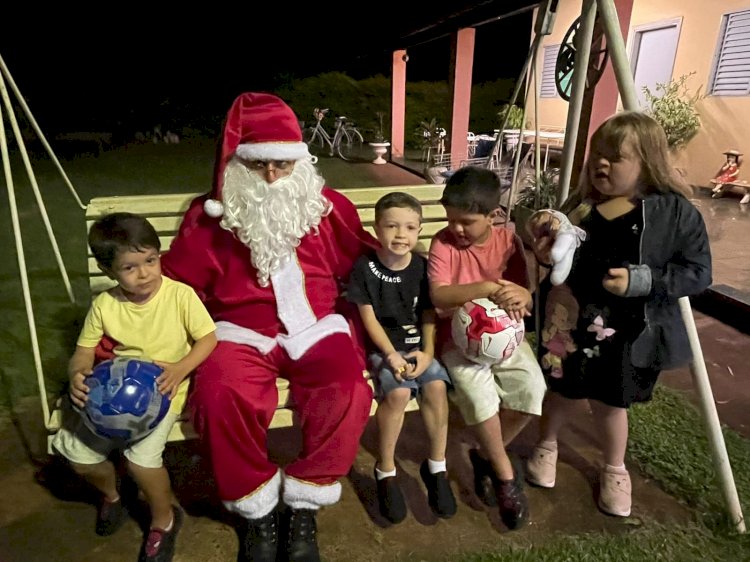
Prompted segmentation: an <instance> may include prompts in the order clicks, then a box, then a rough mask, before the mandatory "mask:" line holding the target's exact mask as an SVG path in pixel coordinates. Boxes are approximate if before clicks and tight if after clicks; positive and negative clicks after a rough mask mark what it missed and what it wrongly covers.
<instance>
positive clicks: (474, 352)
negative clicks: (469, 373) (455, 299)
mask: <svg viewBox="0 0 750 562" xmlns="http://www.w3.org/2000/svg"><path fill="white" fill-rule="evenodd" d="M451 330H452V332H453V341H454V343H455V344H456V345H457V346H458V349H459V350H461V352H462V353H463V354H464V356H465V357H466V358H467V359H469V360H470V361H473V362H474V363H479V364H480V365H495V364H496V363H500V362H502V361H504V360H505V359H507V358H508V357H510V356H511V355H513V352H514V351H515V350H516V348H517V347H518V346H519V345H521V342H522V341H523V335H524V324H523V321H521V322H516V321H515V320H513V319H512V318H511V317H510V316H508V313H507V312H505V310H503V309H502V308H500V307H499V306H497V305H496V304H495V303H493V302H492V301H491V300H489V299H474V300H472V301H469V302H467V303H466V304H464V305H463V306H461V307H459V308H458V309H457V310H456V312H455V313H454V314H453V320H452V323H451Z"/></svg>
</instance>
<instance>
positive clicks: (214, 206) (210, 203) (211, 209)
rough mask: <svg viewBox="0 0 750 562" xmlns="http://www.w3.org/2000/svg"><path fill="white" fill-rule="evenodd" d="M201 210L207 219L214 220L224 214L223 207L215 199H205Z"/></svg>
mask: <svg viewBox="0 0 750 562" xmlns="http://www.w3.org/2000/svg"><path fill="white" fill-rule="evenodd" d="M203 210H204V211H205V212H206V214H207V215H208V216H209V217H212V218H215V219H216V218H219V217H220V216H222V215H223V214H224V205H223V204H222V202H221V201H218V200H216V199H206V201H205V202H204V203H203Z"/></svg>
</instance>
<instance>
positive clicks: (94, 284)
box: [86, 185, 448, 293]
mask: <svg viewBox="0 0 750 562" xmlns="http://www.w3.org/2000/svg"><path fill="white" fill-rule="evenodd" d="M444 187H445V186H443V185H397V186H388V187H360V188H346V189H337V190H336V191H339V192H340V193H343V194H344V195H346V196H347V197H348V198H349V199H350V200H351V201H352V203H354V205H355V207H356V208H357V211H358V212H359V217H360V220H361V221H362V224H363V225H364V226H365V228H366V229H367V230H369V231H370V232H371V233H372V234H374V229H373V225H374V223H375V203H376V202H377V201H378V199H380V198H381V197H382V196H383V195H385V194H387V193H391V192H393V191H404V192H406V193H409V194H411V195H413V196H414V197H416V198H417V199H418V200H419V201H420V202H421V203H422V213H423V228H422V232H421V234H420V237H419V245H418V246H417V251H419V252H423V253H426V252H427V250H428V249H429V246H430V239H431V238H432V236H433V235H434V234H435V233H436V232H437V231H438V230H440V229H441V228H443V227H444V226H446V225H447V224H448V223H447V221H446V217H445V209H444V208H443V206H442V205H441V204H440V202H439V201H440V197H441V196H442V194H443V188H444ZM198 195H200V194H199V193H185V194H179V195H134V196H122V197H95V198H93V199H92V200H91V201H90V202H89V204H88V207H87V208H86V232H88V229H89V228H91V224H92V223H93V222H94V221H96V220H97V219H98V218H100V217H102V216H104V215H106V214H109V213H115V212H129V213H134V214H137V215H141V216H143V217H145V218H147V219H148V220H149V222H150V223H151V224H152V225H153V226H154V228H155V229H156V232H157V233H158V234H159V239H160V240H161V247H162V250H166V249H168V248H169V245H170V244H171V243H172V239H173V238H174V237H175V235H176V234H177V230H178V229H179V227H180V223H181V222H182V217H183V215H184V214H185V211H187V209H188V206H189V205H190V202H191V201H192V200H193V199H194V198H195V197H197V196H198ZM88 274H89V286H90V288H91V291H92V293H99V292H101V291H103V290H106V289H108V288H110V287H112V286H113V285H114V282H113V281H112V280H110V279H109V278H108V277H106V276H105V275H104V274H103V273H102V272H101V270H100V269H99V267H98V266H97V264H96V260H95V259H94V257H93V256H92V255H91V252H90V250H89V253H88Z"/></svg>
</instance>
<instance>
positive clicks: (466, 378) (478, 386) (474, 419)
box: [442, 341, 547, 425]
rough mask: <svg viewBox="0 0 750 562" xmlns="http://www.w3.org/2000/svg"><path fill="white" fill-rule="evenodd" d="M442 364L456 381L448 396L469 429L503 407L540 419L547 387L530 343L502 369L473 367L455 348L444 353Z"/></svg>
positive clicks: (522, 347) (515, 353)
mask: <svg viewBox="0 0 750 562" xmlns="http://www.w3.org/2000/svg"><path fill="white" fill-rule="evenodd" d="M442 361H443V364H444V365H445V368H446V369H447V370H448V373H449V374H450V376H451V380H452V381H453V392H450V393H449V396H450V397H451V399H452V400H453V402H454V403H455V404H456V406H457V407H458V409H459V410H460V411H461V415H462V416H463V418H464V421H465V422H466V424H467V425H476V424H478V423H482V422H483V421H485V420H488V419H490V418H491V417H492V416H494V415H497V413H498V412H499V411H500V408H501V407H502V408H504V409H506V410H515V411H517V412H524V413H527V414H534V415H537V416H538V415H541V413H542V400H543V399H544V394H545V392H546V391H547V384H546V383H545V382H544V375H542V370H541V368H540V367H539V363H538V362H537V360H536V356H535V355H534V351H533V350H532V349H531V346H530V345H529V343H528V342H526V341H524V342H523V343H522V344H521V345H520V346H519V347H518V349H516V351H515V352H513V355H511V356H510V357H509V358H508V359H506V360H505V361H503V362H502V363H500V364H499V365H492V366H488V365H478V364H476V363H472V362H471V361H469V360H468V359H466V358H465V357H464V356H463V355H462V354H461V352H460V351H458V350H457V349H456V348H455V347H453V346H451V347H450V348H448V349H447V350H446V351H445V352H444V353H443V356H442Z"/></svg>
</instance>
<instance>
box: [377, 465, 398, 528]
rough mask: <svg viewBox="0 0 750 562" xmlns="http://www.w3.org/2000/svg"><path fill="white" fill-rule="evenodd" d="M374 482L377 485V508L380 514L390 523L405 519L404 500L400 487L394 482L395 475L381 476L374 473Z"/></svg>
mask: <svg viewBox="0 0 750 562" xmlns="http://www.w3.org/2000/svg"><path fill="white" fill-rule="evenodd" d="M375 483H376V484H377V487H378V508H379V509H380V515H382V516H383V517H385V518H386V519H388V521H390V522H391V523H401V521H403V520H404V519H406V501H405V500H404V495H403V494H402V493H401V488H400V487H399V485H398V483H397V482H396V477H395V476H389V477H388V478H381V479H380V480H378V477H377V474H376V475H375Z"/></svg>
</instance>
